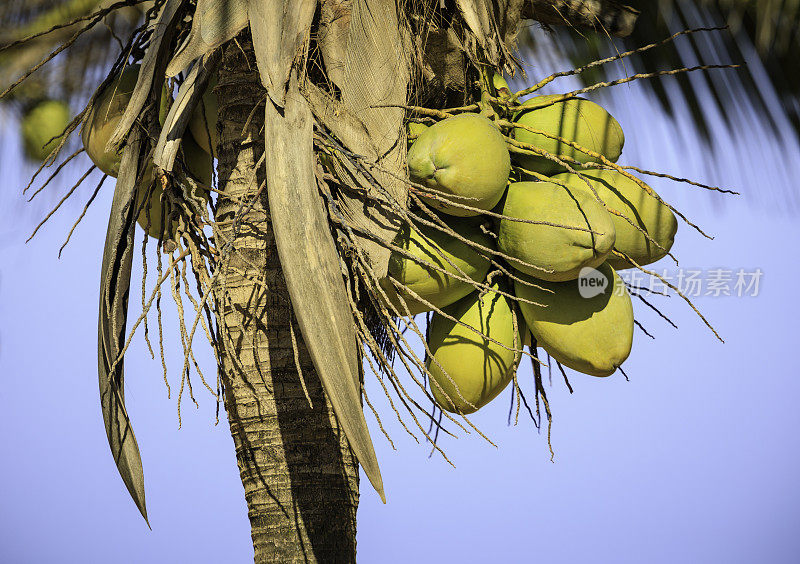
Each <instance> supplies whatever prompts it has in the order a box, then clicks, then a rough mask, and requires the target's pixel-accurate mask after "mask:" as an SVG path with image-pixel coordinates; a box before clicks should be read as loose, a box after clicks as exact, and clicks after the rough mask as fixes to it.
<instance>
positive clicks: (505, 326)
mask: <svg viewBox="0 0 800 564" xmlns="http://www.w3.org/2000/svg"><path fill="white" fill-rule="evenodd" d="M492 288H493V289H495V290H497V289H498V286H497V284H494V285H492ZM443 311H445V312H446V313H447V314H448V315H451V316H452V317H454V318H455V319H458V320H459V321H460V322H461V323H464V324H465V325H468V326H469V327H472V328H474V329H477V330H478V331H479V332H480V333H481V334H478V333H476V332H475V331H472V330H471V329H469V328H467V327H464V326H463V325H459V324H457V323H456V322H455V321H452V320H450V319H448V318H446V317H444V316H442V315H439V314H437V313H435V314H434V315H433V318H432V319H431V325H430V327H429V330H428V348H429V349H430V352H431V354H432V355H433V358H432V359H431V358H429V359H428V362H427V368H428V371H429V372H430V374H431V376H432V378H433V380H434V381H433V382H431V391H432V392H433V397H434V399H435V400H436V403H438V404H439V406H440V407H441V408H442V409H444V410H447V411H451V412H459V411H460V412H461V413H465V414H467V413H473V412H475V411H476V410H478V409H480V408H481V407H483V406H484V405H486V404H487V403H489V402H490V401H492V400H493V399H494V398H495V397H497V395H498V394H499V393H500V392H502V391H503V389H505V387H506V386H507V385H508V383H509V382H510V381H511V380H512V378H513V377H514V370H515V367H516V364H518V363H519V360H520V358H521V354H522V353H520V352H515V350H509V349H516V350H519V349H522V345H523V342H524V337H523V336H524V335H527V329H526V328H525V321H524V320H523V319H522V317H521V316H518V317H517V329H518V332H517V333H516V334H515V332H514V324H513V318H512V307H511V303H510V301H509V299H508V298H506V297H505V296H502V295H500V294H498V293H496V292H494V291H489V292H486V293H485V294H484V295H483V297H479V293H477V292H476V293H474V294H471V295H469V296H467V297H466V298H464V299H462V300H459V301H458V302H456V303H454V304H453V305H451V306H449V307H447V308H445V309H444V310H443ZM483 335H486V336H488V337H490V338H491V339H493V340H494V341H497V342H498V343H501V345H502V346H501V345H498V344H497V343H494V342H492V341H490V340H489V339H487V338H485V337H484V336H483ZM506 347H507V348H506ZM445 373H446V374H445ZM448 376H449V378H448ZM448 398H449V399H448ZM470 404H471V405H470Z"/></svg>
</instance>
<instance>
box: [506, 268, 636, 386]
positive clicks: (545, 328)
mask: <svg viewBox="0 0 800 564" xmlns="http://www.w3.org/2000/svg"><path fill="white" fill-rule="evenodd" d="M525 279H526V280H527V281H528V282H530V283H533V284H537V285H538V286H539V288H537V287H533V286H528V285H526V284H523V283H521V282H519V281H515V283H514V289H515V292H516V295H517V297H519V298H522V299H525V300H530V301H533V302H536V303H539V304H542V305H534V304H530V303H526V302H523V301H520V302H519V306H520V309H521V310H522V315H523V316H524V317H525V321H526V323H527V325H528V328H529V329H530V332H531V333H532V334H533V336H534V337H535V338H536V341H537V343H538V345H539V346H541V347H542V348H543V349H544V350H546V351H547V352H548V353H549V354H550V356H552V357H553V358H555V359H556V360H558V361H559V362H560V363H561V364H563V365H564V366H568V367H569V368H572V369H573V370H577V371H578V372H583V373H584V374H589V375H591V376H609V375H610V374H613V373H614V371H615V370H616V369H617V367H618V366H620V365H621V364H622V363H623V362H624V361H625V359H626V358H628V355H629V354H630V352H631V346H632V344H633V307H632V305H631V298H630V296H629V295H628V291H627V290H626V289H625V284H624V283H623V281H622V279H621V278H620V277H619V275H618V274H617V273H616V272H615V271H614V269H613V268H611V267H610V266H609V265H608V264H603V265H601V266H600V267H599V268H598V269H597V270H594V271H593V272H591V276H581V278H579V279H578V280H570V281H569V282H546V281H543V280H536V279H534V278H532V277H525ZM590 280H595V281H600V282H601V283H604V284H605V287H604V289H603V291H602V292H601V293H596V292H598V291H599V290H597V288H599V286H597V285H595V286H591V282H590ZM581 284H583V287H582V288H583V293H584V295H585V296H587V297H584V295H582V289H581V286H580V285H581ZM593 288H594V289H595V291H592V289H593ZM587 292H588V293H587Z"/></svg>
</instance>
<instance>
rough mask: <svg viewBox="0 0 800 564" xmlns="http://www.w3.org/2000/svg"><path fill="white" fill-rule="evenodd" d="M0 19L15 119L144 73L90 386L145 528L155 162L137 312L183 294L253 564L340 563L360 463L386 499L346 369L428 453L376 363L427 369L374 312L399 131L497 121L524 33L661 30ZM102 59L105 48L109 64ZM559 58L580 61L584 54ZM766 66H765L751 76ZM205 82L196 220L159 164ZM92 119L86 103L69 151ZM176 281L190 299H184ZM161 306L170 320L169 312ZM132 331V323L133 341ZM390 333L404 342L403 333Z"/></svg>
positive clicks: (577, 6)
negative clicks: (201, 198)
mask: <svg viewBox="0 0 800 564" xmlns="http://www.w3.org/2000/svg"><path fill="white" fill-rule="evenodd" d="M676 6H677V7H676V8H675V9H676V10H683V9H684V6H683V5H682V4H677V5H676ZM712 8H713V6H712ZM680 13H684V12H680ZM0 14H2V21H3V22H12V21H14V22H17V23H19V24H20V25H17V26H15V31H11V32H9V35H8V36H6V37H2V38H0V41H2V44H4V45H5V47H4V48H3V51H0V73H2V74H0V76H1V77H2V79H0V84H8V85H10V86H14V85H16V84H17V83H20V85H19V86H18V87H17V86H14V88H9V90H8V91H7V92H6V89H5V88H3V91H4V94H6V93H10V94H11V95H13V96H14V98H13V103H14V104H17V106H18V107H19V108H21V111H25V110H26V109H27V108H28V107H29V106H30V105H32V104H33V103H35V102H37V101H38V98H43V97H45V94H43V93H46V97H61V98H70V99H73V100H77V99H81V98H83V99H85V97H86V96H87V95H89V94H90V93H91V92H89V90H91V91H93V90H94V87H95V86H98V85H99V86H100V88H98V91H100V90H101V89H102V87H103V85H104V84H105V83H107V81H106V80H104V77H106V76H108V77H112V76H113V75H114V74H115V73H116V72H118V71H119V70H120V69H121V68H122V67H123V66H124V65H126V64H127V63H128V62H130V60H131V59H134V60H141V61H142V71H141V72H140V78H139V81H138V82H137V86H136V90H135V92H134V95H133V98H132V101H131V105H130V106H129V111H128V112H126V115H125V118H123V125H121V126H120V128H119V129H118V130H117V131H116V132H115V137H114V139H113V141H116V142H117V143H118V144H120V145H123V146H124V150H123V157H122V163H121V167H120V171H119V176H118V179H117V184H116V189H115V195H114V203H113V206H112V212H111V217H110V219H109V228H108V233H107V239H106V248H105V252H104V256H103V278H102V280H101V298H100V319H99V377H100V392H101V400H102V406H103V415H104V419H105V421H106V431H107V434H108V439H109V444H110V446H111V449H112V453H113V455H114V457H115V461H116V462H117V465H118V468H119V470H120V473H121V475H122V477H123V480H124V482H125V484H126V486H127V487H128V490H129V491H130V493H131V495H132V497H133V499H134V501H135V502H136V504H137V506H138V507H139V509H140V511H141V512H142V514H143V516H144V517H145V518H146V509H145V497H144V482H143V472H142V468H141V460H140V457H139V448H138V445H137V443H136V440H135V438H134V436H133V431H132V429H131V425H130V421H129V420H128V417H127V413H126V411H125V405H124V396H123V373H122V368H123V363H122V358H123V354H124V351H125V348H126V346H127V343H128V342H129V339H130V337H129V336H128V333H127V332H126V330H127V329H128V326H129V325H131V324H129V323H128V320H127V311H126V310H127V300H128V295H129V291H130V282H131V281H130V272H131V265H132V261H133V255H134V253H133V245H134V223H135V221H136V217H137V215H138V210H137V209H135V208H136V206H135V203H136V202H137V201H138V198H139V197H140V196H142V194H141V191H142V190H152V188H150V187H146V188H145V187H144V186H143V185H142V186H140V183H139V180H140V179H141V177H142V176H143V173H144V169H145V164H144V163H145V162H148V161H151V160H152V161H153V162H154V163H155V164H156V167H157V168H156V170H157V174H156V176H157V179H158V181H159V182H160V183H161V186H162V187H164V193H165V196H164V197H163V198H164V200H165V201H168V202H169V205H167V206H166V207H167V209H168V210H170V209H171V211H167V212H165V213H167V214H172V215H171V216H170V217H174V218H175V219H176V221H177V223H178V228H177V235H176V236H172V237H170V236H169V235H168V234H165V233H162V234H161V236H160V237H159V241H158V244H159V250H160V253H161V254H159V261H160V260H161V258H162V256H163V257H164V259H165V260H166V261H167V266H166V270H165V271H164V270H162V264H161V263H160V262H159V269H158V270H159V274H158V283H159V284H158V286H157V289H156V290H155V291H154V293H153V294H152V295H151V296H147V297H145V296H143V305H145V310H147V308H148V307H149V305H150V304H151V303H153V300H154V299H156V300H160V287H161V286H160V284H161V283H163V282H165V281H167V280H169V281H170V288H172V289H173V291H174V292H175V294H176V295H177V293H178V292H179V291H180V288H183V291H184V292H186V295H187V297H188V299H190V300H192V305H193V307H194V312H190V313H191V314H190V316H189V317H188V318H186V319H187V320H189V322H188V323H186V322H185V321H184V316H183V311H182V310H179V311H180V315H181V327H182V329H181V337H182V342H183V344H184V354H185V363H184V364H185V365H184V372H183V374H182V385H183V383H184V382H186V383H187V384H188V385H189V386H191V381H190V380H189V366H190V364H191V363H192V362H193V355H192V350H191V347H192V344H191V343H192V340H193V337H194V334H195V332H196V330H197V329H198V327H199V328H201V329H202V330H203V331H204V332H205V333H206V335H207V337H208V339H209V341H210V342H211V344H212V346H213V348H214V351H215V354H216V357H217V362H218V366H217V368H218V372H219V377H218V380H217V386H216V389H214V387H213V386H210V385H208V384H206V385H207V386H208V387H209V389H210V390H211V392H212V393H214V394H215V395H217V397H218V398H222V400H223V401H224V404H225V409H226V411H227V414H228V420H229V424H230V428H231V434H232V436H233V439H234V444H235V446H236V455H237V461H238V465H239V469H240V474H241V479H242V483H243V485H244V489H245V496H246V499H247V503H248V508H249V516H250V521H251V527H252V537H253V544H254V548H255V558H256V561H257V562H266V561H280V562H284V561H285V562H294V561H298V562H299V561H322V562H327V561H352V560H354V559H355V530H356V509H357V505H358V497H359V484H358V465H359V464H360V465H361V466H362V467H363V468H364V470H365V472H366V475H367V477H368V478H369V480H370V482H371V484H372V486H373V487H374V489H375V490H376V491H377V492H378V493H379V495H381V496H383V495H384V494H383V485H382V481H381V477H380V471H379V469H378V464H377V460H376V459H375V455H374V452H373V449H372V443H371V439H370V436H369V433H368V431H367V429H366V423H365V420H364V416H363V412H362V405H361V401H362V398H364V399H365V400H366V397H365V396H363V394H362V392H363V384H362V381H363V374H362V370H361V365H362V355H364V354H365V353H364V352H362V351H366V355H365V358H366V359H367V360H368V361H369V362H370V365H372V362H373V360H374V362H375V366H377V368H376V370H377V371H380V372H381V373H383V374H385V375H387V376H388V380H389V382H390V384H391V386H392V387H394V391H395V392H396V395H397V397H398V398H399V401H400V403H401V404H402V407H401V409H406V410H407V412H408V413H409V414H411V416H412V418H413V421H414V424H416V425H417V427H418V428H419V431H420V432H421V433H423V434H427V432H426V431H425V429H424V427H425V426H426V425H423V423H424V424H427V421H425V417H427V418H428V419H429V420H430V421H431V422H434V419H433V417H432V415H431V414H430V413H428V412H427V411H426V410H424V409H422V408H420V407H419V405H418V404H415V401H414V399H413V398H412V397H411V396H410V395H409V394H408V393H407V392H406V391H405V390H403V389H402V383H401V382H399V381H398V380H397V379H396V376H395V377H393V376H394V371H393V368H392V367H393V363H392V356H393V355H395V356H397V357H402V359H403V362H404V363H406V362H407V363H409V364H411V365H414V366H416V367H418V368H419V369H420V370H421V371H422V373H423V374H425V372H424V371H425V368H424V361H423V360H421V359H419V358H415V357H412V356H411V354H412V353H410V351H409V350H408V349H407V348H405V347H404V343H405V341H403V340H402V339H403V336H402V332H401V331H400V328H399V326H398V322H397V321H396V319H397V314H402V313H404V312H403V311H397V310H391V309H387V307H386V306H385V305H384V304H383V302H382V300H381V296H383V297H385V294H384V293H383V290H382V286H381V284H380V283H379V280H381V279H383V278H384V277H385V275H386V272H387V268H388V261H389V256H390V254H391V252H392V246H391V241H392V239H393V237H394V235H395V234H396V233H397V231H398V230H399V229H400V227H401V225H403V224H404V222H407V221H409V218H410V217H414V218H415V220H419V217H417V216H413V214H412V212H411V211H410V208H409V200H410V199H414V198H415V195H414V193H413V190H410V189H409V183H408V180H407V173H406V171H405V147H406V139H405V133H404V128H403V127H402V126H403V124H404V121H405V120H406V119H407V116H408V115H417V116H422V117H423V118H424V117H426V116H429V115H433V116H439V117H440V114H441V112H442V111H443V110H445V109H446V108H449V107H452V106H460V107H462V108H464V107H473V108H475V109H480V110H483V111H487V112H491V111H493V108H495V106H496V105H497V104H500V103H506V102H508V101H504V100H503V99H502V97H501V96H499V95H498V92H497V91H496V90H494V86H493V85H492V83H491V78H492V77H491V74H490V73H489V72H487V70H486V69H489V68H490V69H505V70H506V71H507V72H513V71H514V69H515V66H516V61H515V56H514V52H515V43H516V34H517V29H518V27H519V23H520V21H521V20H522V19H523V18H527V19H535V20H538V21H539V22H541V23H542V24H543V25H547V26H559V25H561V24H567V25H565V26H563V27H564V29H566V28H570V29H572V28H579V29H581V30H583V31H582V33H583V34H590V35H588V37H590V38H595V39H596V38H602V37H603V36H604V35H603V34H611V35H618V36H628V35H631V34H635V33H639V32H638V30H640V29H642V28H644V29H646V30H649V31H648V32H647V35H646V38H647V41H642V38H641V37H639V39H638V40H637V42H636V46H637V47H638V46H641V45H642V44H643V43H645V42H650V41H652V38H653V37H662V36H664V35H665V34H663V33H659V31H660V30H661V29H664V25H665V24H658V25H662V28H656V31H653V30H652V29H651V28H648V27H646V26H648V25H656V24H652V23H644V25H643V21H644V20H646V18H645V15H646V14H647V12H645V14H644V15H639V13H638V12H637V11H636V10H633V9H631V8H629V7H627V6H624V5H621V4H618V3H616V2H603V1H596V0H586V1H584V2H575V1H566V0H564V1H561V0H536V1H534V2H530V3H528V2H511V1H509V2H503V3H489V2H483V1H480V0H459V1H457V2H454V3H446V4H442V3H440V2H438V1H436V2H422V1H406V2H386V1H382V0H352V1H350V0H325V1H324V2H320V3H319V4H318V3H317V2H303V1H298V2H293V3H289V4H287V3H273V4H270V3H267V2H258V1H257V0H227V1H219V0H217V1H214V2H212V1H205V0H198V1H197V2H196V3H194V2H189V1H182V0H160V1H156V2H145V1H141V0H124V1H121V2H117V3H112V2H109V1H102V2H100V1H97V0H63V1H61V2H58V3H55V5H54V2H52V1H45V0H39V1H33V2H31V1H28V2H25V3H22V2H7V3H5V4H4V5H3V7H1V8H0ZM747 14H749V12H745V19H744V20H743V21H745V22H747V21H749V20H747V17H749V16H747ZM637 19H638V24H637ZM142 21H144V24H143V25H142ZM646 21H650V20H646ZM659 21H661V20H659ZM100 23H106V24H107V26H106V27H102V26H100V25H97V24H100ZM248 23H249V27H248ZM687 23H691V21H688V20H687ZM4 27H6V28H10V26H4ZM743 29H744V30H745V32H747V31H748V30H750V29H751V28H750V27H748V25H745V26H744V28H743ZM752 29H753V33H756V32H758V33H762V32H759V31H758V30H763V29H764V28H763V27H762V28H759V27H758V26H756V27H754V28H752ZM559 33H562V32H559ZM592 33H594V34H596V35H591V34H592ZM762 34H763V33H762ZM31 36H33V37H34V38H33V39H29V38H30V37H31ZM276 38H278V39H276ZM116 41H120V43H119V47H120V48H119V49H111V48H109V45H115V42H116ZM632 41H633V40H632ZM572 42H573V44H574V45H575V46H576V47H575V48H576V50H577V47H578V46H582V45H583V42H582V41H576V40H575V39H574V38H573V39H572ZM61 44H64V45H67V48H66V50H65V51H64V55H63V56H61V57H59V58H57V59H56V60H55V61H54V63H55V64H57V65H59V66H58V67H57V68H58V70H57V71H48V70H46V69H48V67H45V70H44V71H40V72H38V73H34V74H31V75H30V77H29V78H28V77H27V74H28V73H27V70H26V69H28V68H30V67H31V66H33V65H35V64H36V61H37V60H38V59H41V58H42V57H44V56H46V54H47V53H48V52H49V51H51V50H52V49H53V47H54V46H56V45H61ZM588 44H590V45H591V44H592V43H591V42H589V43H588ZM595 45H596V43H595ZM792 45H793V44H792ZM598 52H599V48H598ZM651 52H654V50H653V51H648V52H647V53H651ZM777 52H778V51H777V50H774V51H773V50H770V49H767V50H763V51H762V54H763V56H764V57H765V61H767V62H768V63H769V62H770V61H771V60H773V59H771V57H777V55H775V53H777ZM404 54H408V56H406V55H404ZM576 56H577V55H576ZM642 60H643V61H646V59H642ZM637 64H639V63H637ZM641 64H646V63H645V62H643V63H641ZM109 65H111V66H112V72H111V73H108V72H107V67H108V66H109ZM595 68H596V67H595ZM646 68H650V67H646ZM654 68H655V67H652V69H654ZM65 69H66V70H65ZM76 69H77V70H76ZM87 69H88V70H91V71H95V72H97V73H98V74H97V80H96V81H95V82H94V83H93V84H92V86H91V87H89V88H88V89H87V87H86V84H85V83H83V80H76V77H83V76H85V75H86V73H85V72H84V71H85V70H87ZM652 69H651V70H648V71H647V72H654V71H653V70H652ZM166 75H171V76H174V75H177V76H179V80H178V81H177V82H176V86H178V89H177V97H176V101H175V103H174V104H173V106H172V110H171V111H170V112H169V114H168V115H167V116H166V118H165V120H166V121H165V123H164V124H163V125H162V124H160V123H159V119H158V117H157V112H156V108H157V106H158V104H157V101H158V98H159V93H160V92H161V87H162V82H163V81H164V77H165V76H166ZM211 76H216V80H217V86H216V90H215V91H216V93H217V96H218V99H219V101H220V105H219V120H218V123H219V127H218V130H219V131H218V133H219V142H218V145H217V148H216V155H217V158H218V163H217V175H218V184H217V188H216V189H215V191H217V193H218V198H217V201H216V202H215V204H214V209H213V212H214V213H213V219H212V218H211V217H209V215H208V213H207V211H205V212H204V211H203V209H200V208H198V206H197V205H194V204H193V203H192V201H191V199H190V198H188V197H187V194H188V193H189V192H190V191H191V190H192V189H193V188H194V180H193V179H192V178H191V177H190V176H189V175H187V174H186V171H185V170H184V168H183V163H182V158H181V156H180V151H179V149H178V147H177V145H178V140H180V138H181V136H182V135H183V133H184V130H185V128H186V123H187V120H188V119H189V116H190V114H191V111H192V110H193V109H194V107H195V106H197V105H198V104H199V103H201V101H200V99H201V94H202V92H203V90H204V88H205V86H206V84H207V83H208V81H209V80H210V77H211ZM740 76H742V75H740ZM19 79H25V80H23V81H21V82H20V80H19ZM775 80H776V84H777V80H778V79H777V78H776V79H775ZM101 82H102V83H103V84H101ZM654 84H656V85H657V84H658V83H657V82H654ZM743 84H744V85H745V86H746V85H747V84H748V83H747V82H743ZM28 85H31V86H28ZM475 85H477V86H475ZM656 88H658V87H657V86H656ZM15 93H16V94H15ZM688 93H689V94H690V93H691V92H690V91H689V92H688ZM94 101H95V97H94V96H92V97H91V98H90V99H89V102H88V105H87V110H86V111H84V112H82V113H80V114H79V115H78V117H77V118H76V119H75V120H74V121H73V123H72V124H71V125H70V126H69V127H68V128H67V131H68V132H69V133H71V132H72V131H75V130H76V129H77V127H78V126H79V125H80V124H81V123H82V122H83V120H84V119H85V117H86V116H87V115H89V110H90V109H91V107H92V104H93V103H94ZM513 102H514V101H513V100H511V101H510V102H509V103H511V104H512V105H513ZM426 109H427V110H428V112H429V113H428V114H426V113H425V112H426ZM437 112H439V114H437ZM698 123H702V122H701V121H699V120H698ZM62 145H63V143H62ZM56 156H57V153H52V154H51V156H50V157H48V161H47V164H52V163H54V162H55V159H56ZM415 201H416V200H415ZM415 209H416V208H415ZM165 217H166V216H165ZM162 219H163V218H162ZM329 221H330V223H331V226H332V228H331V229H329V227H328V224H329ZM162 223H165V222H163V221H162ZM207 227H210V228H211V229H212V231H213V235H212V236H209V234H208V230H207V229H205V228H207ZM189 273H191V274H192V275H193V276H194V278H195V282H196V286H197V292H196V294H195V295H194V297H192V295H191V294H189V293H188V292H189V289H188V288H187V286H188V285H189V278H188V274H189ZM176 304H177V305H178V307H179V308H180V307H181V304H182V298H180V297H177V298H176ZM146 323H147V318H146V317H143V318H141V319H139V320H136V321H135V322H134V323H133V324H132V326H131V329H132V330H135V329H136V328H137V327H138V326H139V325H140V324H146ZM408 327H410V328H412V329H413V330H415V331H417V332H420V331H421V330H420V328H419V327H418V326H416V325H415V324H413V322H412V323H410V324H408ZM370 358H372V359H373V360H370ZM198 371H199V368H198ZM200 376H201V378H202V373H201V374H200ZM203 381H204V382H205V379H203ZM398 386H400V388H399V389H398ZM422 390H423V393H425V394H426V395H427V396H428V397H430V393H429V392H427V391H426V390H425V389H424V386H423V387H422ZM538 393H542V392H541V391H539V390H537V394H538ZM537 397H538V396H537ZM415 410H416V413H422V414H423V417H422V419H423V421H422V422H420V421H419V420H418V419H417V417H416V416H414V412H415ZM376 416H377V414H376ZM434 423H435V422H434Z"/></svg>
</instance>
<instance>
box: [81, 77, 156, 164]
mask: <svg viewBox="0 0 800 564" xmlns="http://www.w3.org/2000/svg"><path fill="white" fill-rule="evenodd" d="M138 77H139V65H131V66H129V67H127V68H126V69H125V70H124V71H122V73H120V75H119V77H117V78H116V79H115V80H114V81H113V82H111V83H110V84H109V85H108V86H106V88H105V90H103V92H102V93H101V94H100V95H99V96H98V97H97V99H96V100H95V104H94V106H93V107H92V110H91V112H90V113H89V116H88V118H87V120H86V122H84V124H83V128H82V130H81V139H82V140H83V147H84V148H85V149H86V154H87V155H89V158H90V159H92V162H93V163H94V164H95V165H97V168H99V169H100V170H102V171H103V172H104V173H106V174H108V175H109V176H113V177H114V178H116V177H117V174H118V173H119V163H120V161H121V160H122V152H121V151H119V152H118V151H106V145H107V144H108V140H109V139H111V136H112V135H113V133H114V130H115V129H116V128H117V125H118V124H119V122H120V120H121V119H122V115H123V114H124V113H125V108H127V107H128V103H129V102H130V100H131V95H132V93H133V90H134V88H135V87H136V79H137V78H138ZM168 107H169V94H168V93H167V90H166V86H165V87H164V90H163V92H162V95H161V107H160V108H159V119H161V121H162V122H163V120H164V119H165V118H166V116H167V110H168Z"/></svg>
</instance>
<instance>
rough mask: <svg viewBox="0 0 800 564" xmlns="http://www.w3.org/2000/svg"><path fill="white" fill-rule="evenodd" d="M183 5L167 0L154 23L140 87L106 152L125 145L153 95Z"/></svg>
mask: <svg viewBox="0 0 800 564" xmlns="http://www.w3.org/2000/svg"><path fill="white" fill-rule="evenodd" d="M182 3H183V0H167V2H166V3H165V4H164V7H163V8H162V9H161V12H160V13H159V15H158V17H157V18H156V19H155V20H154V22H153V24H152V29H153V36H152V38H151V39H150V45H149V46H148V48H147V51H146V52H145V54H144V58H143V59H142V64H141V66H140V67H139V76H138V78H137V79H136V87H135V88H134V89H133V92H132V93H131V99H130V101H129V102H128V106H127V107H126V108H125V113H124V114H123V115H122V118H121V119H120V120H119V124H118V125H117V128H116V129H115V130H114V133H113V134H112V135H111V138H110V139H109V140H108V145H107V147H106V150H109V151H110V150H113V149H115V148H116V147H119V146H120V145H121V144H122V142H123V141H124V140H125V138H126V137H127V136H128V133H129V132H130V130H131V127H132V126H133V123H134V122H135V121H136V119H137V118H138V117H139V115H140V114H141V113H142V110H143V109H144V107H145V104H146V103H147V99H148V97H149V96H150V91H151V89H152V86H153V80H154V79H155V78H156V68H157V67H161V68H162V69H163V68H164V63H165V61H164V57H165V55H166V49H167V47H169V43H170V41H171V39H172V37H173V35H174V33H175V31H176V26H177V24H178V23H179V21H178V18H176V15H177V13H178V9H179V8H180V7H181V4H182Z"/></svg>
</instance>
